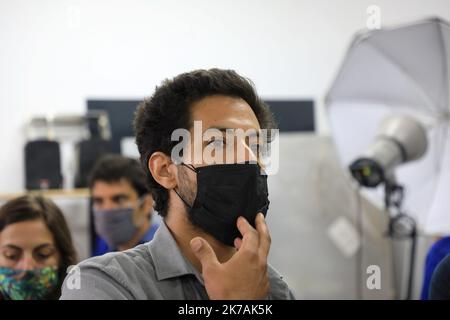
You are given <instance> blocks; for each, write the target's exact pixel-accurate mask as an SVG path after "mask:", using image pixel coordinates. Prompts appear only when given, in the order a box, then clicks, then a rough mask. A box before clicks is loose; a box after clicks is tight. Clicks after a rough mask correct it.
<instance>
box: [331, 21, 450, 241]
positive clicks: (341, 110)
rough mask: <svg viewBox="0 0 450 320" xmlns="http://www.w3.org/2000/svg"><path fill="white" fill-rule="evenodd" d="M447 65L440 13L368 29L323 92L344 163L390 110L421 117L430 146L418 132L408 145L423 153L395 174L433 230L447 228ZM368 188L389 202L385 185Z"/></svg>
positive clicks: (406, 204) (447, 29)
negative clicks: (432, 16) (325, 92)
mask: <svg viewBox="0 0 450 320" xmlns="http://www.w3.org/2000/svg"><path fill="white" fill-rule="evenodd" d="M449 68H450V25H449V24H448V23H447V22H445V21H443V20H440V19H429V20H425V21H421V22H418V23H414V24H410V25H405V26H401V27H398V28H391V29H381V30H374V31H369V32H366V33H361V34H359V35H357V36H356V37H355V39H354V40H353V42H352V44H351V46H350V48H349V50H348V52H347V55H346V57H345V59H344V62H343V64H342V66H341V69H340V71H339V72H338V75H337V77H336V79H335V81H334V83H333V84H332V86H331V89H330V90H329V92H328V95H327V98H326V106H327V108H328V110H329V116H330V122H331V127H332V133H333V137H334V139H335V143H336V146H337V150H338V153H339V155H340V158H341V161H342V162H343V164H344V165H345V166H349V165H350V164H351V163H352V162H353V161H354V160H355V159H357V158H358V157H360V156H361V154H363V153H364V151H365V150H366V149H367V147H368V146H369V145H371V144H373V142H374V139H375V138H376V136H377V132H378V130H379V126H380V124H382V123H383V122H386V118H387V117H389V116H394V117H395V116H401V117H402V116H404V115H406V118H408V119H415V120H417V121H419V122H420V123H421V124H423V127H425V128H426V137H427V139H425V140H428V146H427V147H426V148H424V147H425V146H426V141H425V145H423V141H422V139H421V138H420V137H419V138H417V139H416V140H414V139H413V140H411V141H409V144H410V145H409V148H410V149H411V150H412V151H411V150H403V153H404V156H405V155H406V154H407V153H408V151H411V152H412V153H414V152H416V151H417V150H414V149H415V148H416V149H421V150H419V151H423V152H422V153H424V155H423V156H422V157H416V158H419V159H418V160H415V159H416V158H411V159H410V160H415V161H411V162H408V163H405V164H404V165H402V166H399V167H398V168H397V169H396V170H395V178H396V182H397V183H398V184H400V185H402V186H404V187H405V195H404V201H403V209H404V211H406V213H407V214H409V215H411V216H412V217H414V218H415V219H416V220H417V223H418V228H419V230H420V231H421V232H425V233H429V234H450V189H449V188H450V131H449V119H450V104H449V90H450V86H449V82H450V79H449ZM402 132H403V133H405V131H400V135H401V134H402ZM419 133H420V132H419ZM419 136H420V134H419ZM406 138H407V137H406ZM419 153H420V152H419ZM417 155H419V154H417ZM419 156H420V155H419ZM363 192H364V193H365V195H366V196H367V197H368V198H369V199H370V200H371V201H372V202H374V203H375V204H377V205H379V206H380V207H381V206H383V205H384V199H383V192H382V190H381V189H380V187H378V188H376V189H364V191H363Z"/></svg>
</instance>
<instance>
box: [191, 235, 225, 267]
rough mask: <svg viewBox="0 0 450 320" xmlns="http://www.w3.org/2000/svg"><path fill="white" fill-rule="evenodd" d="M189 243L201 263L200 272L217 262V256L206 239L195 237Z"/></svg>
mask: <svg viewBox="0 0 450 320" xmlns="http://www.w3.org/2000/svg"><path fill="white" fill-rule="evenodd" d="M189 244H190V246H191V249H192V251H193V252H194V254H195V256H196V257H197V259H198V260H199V261H200V263H201V264H202V272H203V271H204V270H206V269H207V268H210V267H214V266H216V265H218V264H219V260H217V256H216V254H215V252H214V250H213V249H212V248H211V246H210V245H209V243H208V241H206V240H205V239H203V238H200V237H195V238H193V239H192V240H191V242H190V243H189Z"/></svg>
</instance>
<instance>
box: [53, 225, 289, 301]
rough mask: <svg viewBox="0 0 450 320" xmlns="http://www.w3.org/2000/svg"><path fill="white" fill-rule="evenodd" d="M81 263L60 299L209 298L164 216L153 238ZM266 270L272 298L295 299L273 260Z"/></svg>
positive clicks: (65, 284)
mask: <svg viewBox="0 0 450 320" xmlns="http://www.w3.org/2000/svg"><path fill="white" fill-rule="evenodd" d="M78 267H79V269H78V272H73V273H72V272H71V273H70V274H69V275H68V276H67V277H66V279H65V281H64V284H63V286H62V295H61V298H60V299H61V300H78V299H82V300H91V299H101V300H109V299H113V300H121V299H128V300H129V299H139V300H147V299H174V300H184V299H187V300H195V299H208V294H207V292H206V289H205V286H204V283H203V278H202V275H201V274H200V273H199V272H197V270H196V269H195V268H194V267H193V266H192V264H191V263H190V262H189V261H188V260H187V259H186V258H185V257H184V256H183V254H182V253H181V251H180V249H179V248H178V245H177V243H176V242H175V240H174V238H173V237H172V234H171V233H170V231H169V229H168V228H167V226H166V225H165V223H164V222H163V223H161V226H160V227H159V229H158V231H157V232H156V234H155V237H154V238H153V240H152V241H150V242H147V243H145V244H141V245H138V246H136V247H135V248H133V249H130V250H127V251H123V252H111V253H107V254H105V255H103V256H99V257H93V258H90V259H87V260H85V261H83V262H81V263H79V264H78ZM268 272H269V281H270V291H269V296H268V298H269V299H294V295H293V294H292V292H291V290H290V289H289V287H288V286H287V284H286V283H285V282H284V281H283V280H282V277H281V276H280V275H279V274H278V273H277V272H276V271H275V270H274V269H273V268H272V267H271V266H270V265H269V268H268ZM73 277H79V281H78V282H77V280H74V279H73Z"/></svg>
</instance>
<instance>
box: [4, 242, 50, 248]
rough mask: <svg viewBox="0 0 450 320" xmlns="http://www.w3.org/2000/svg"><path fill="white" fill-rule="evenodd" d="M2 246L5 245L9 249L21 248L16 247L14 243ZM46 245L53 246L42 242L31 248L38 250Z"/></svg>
mask: <svg viewBox="0 0 450 320" xmlns="http://www.w3.org/2000/svg"><path fill="white" fill-rule="evenodd" d="M3 247H7V248H10V249H14V250H23V249H22V248H21V247H18V246H16V245H14V244H5V245H4V246H3ZM46 247H54V245H53V244H51V243H43V244H40V245H38V246H37V247H34V248H33V250H40V249H42V248H46Z"/></svg>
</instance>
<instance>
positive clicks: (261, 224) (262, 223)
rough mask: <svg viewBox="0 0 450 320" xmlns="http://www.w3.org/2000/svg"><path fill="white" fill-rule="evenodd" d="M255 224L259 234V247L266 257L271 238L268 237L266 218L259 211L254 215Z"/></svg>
mask: <svg viewBox="0 0 450 320" xmlns="http://www.w3.org/2000/svg"><path fill="white" fill-rule="evenodd" d="M255 226H256V230H257V231H258V235H259V248H260V250H261V253H262V254H263V255H264V256H266V257H267V256H268V255H269V250H270V244H271V242H272V240H271V238H270V233H269V228H268V227H267V224H266V219H265V218H264V215H263V214H262V213H261V212H260V213H258V214H257V215H256V219H255Z"/></svg>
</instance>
